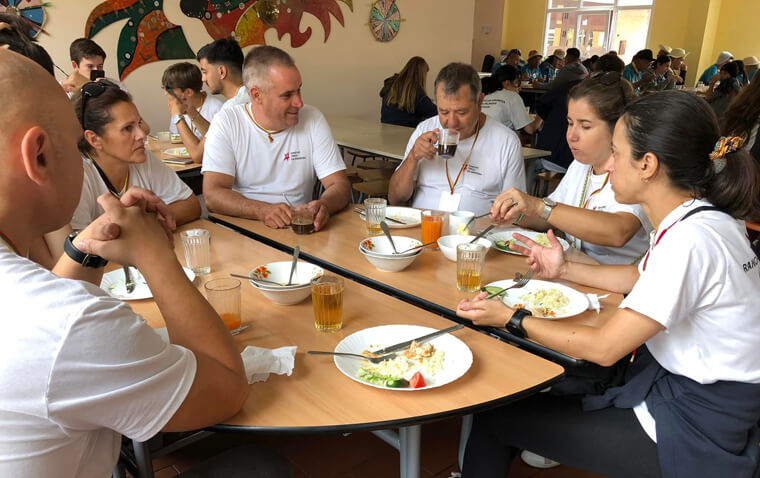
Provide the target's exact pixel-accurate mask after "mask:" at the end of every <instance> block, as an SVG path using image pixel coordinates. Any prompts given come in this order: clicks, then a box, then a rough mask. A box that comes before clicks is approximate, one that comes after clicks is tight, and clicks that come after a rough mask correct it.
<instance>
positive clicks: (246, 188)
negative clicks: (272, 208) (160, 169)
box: [203, 105, 346, 204]
mask: <svg viewBox="0 0 760 478" xmlns="http://www.w3.org/2000/svg"><path fill="white" fill-rule="evenodd" d="M251 114H252V113H251V111H250V109H249V107H248V105H238V106H235V107H233V108H227V109H224V110H222V111H220V112H219V114H218V115H217V116H216V119H215V120H214V122H213V123H212V124H211V127H210V128H209V130H208V133H206V145H205V147H204V149H203V172H204V173H205V172H207V171H211V172H215V173H222V174H226V175H228V176H233V177H234V178H235V182H234V184H233V185H232V190H233V191H236V192H238V193H240V194H242V195H243V196H245V197H247V198H248V199H253V200H256V201H263V202H267V203H270V204H275V203H280V202H284V199H283V195H284V194H287V197H288V200H289V201H290V202H291V203H293V204H306V203H308V202H309V201H311V196H312V190H313V189H314V183H315V182H316V180H317V178H319V179H322V178H324V177H326V176H329V175H331V174H333V173H336V172H338V171H343V170H344V169H346V165H345V163H344V162H343V159H341V157H340V153H339V152H338V147H337V146H336V145H335V140H333V136H332V132H331V131H330V127H329V126H328V125H327V121H326V120H325V117H324V116H323V115H322V113H320V111H319V110H318V109H316V108H315V107H313V106H310V105H304V107H303V108H301V110H300V112H299V114H298V124H296V125H295V126H292V127H290V128H288V129H286V130H284V131H282V132H280V133H276V134H272V135H271V138H272V141H271V142H270V141H269V137H270V135H269V134H267V133H266V132H265V131H264V130H262V129H261V128H259V127H258V126H256V125H255V124H254V122H253V120H252V119H251V116H250V115H251Z"/></svg>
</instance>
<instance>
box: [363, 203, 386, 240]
mask: <svg viewBox="0 0 760 478" xmlns="http://www.w3.org/2000/svg"><path fill="white" fill-rule="evenodd" d="M386 206H388V201H386V200H385V199H383V198H369V199H365V200H364V220H365V221H366V224H367V234H369V235H370V236H380V235H382V234H383V230H382V229H381V228H380V222H381V221H385V208H386Z"/></svg>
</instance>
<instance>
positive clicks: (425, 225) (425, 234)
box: [422, 210, 446, 251]
mask: <svg viewBox="0 0 760 478" xmlns="http://www.w3.org/2000/svg"><path fill="white" fill-rule="evenodd" d="M445 217H446V213H445V212H443V211H432V210H427V211H422V243H423V244H427V243H428V242H435V241H437V240H438V238H439V237H441V232H442V231H443V220H444V218H445ZM427 247H428V248H429V249H433V250H434V251H437V250H438V245H436V244H432V245H430V246H427Z"/></svg>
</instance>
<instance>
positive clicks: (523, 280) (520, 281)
mask: <svg viewBox="0 0 760 478" xmlns="http://www.w3.org/2000/svg"><path fill="white" fill-rule="evenodd" d="M517 274H519V275H520V277H519V278H516V279H517V280H516V281H515V283H514V284H513V285H511V286H509V287H505V288H504V289H501V290H500V291H498V292H494V293H493V294H489V295H488V297H486V299H493V298H494V297H497V296H500V295H501V294H503V293H504V292H506V291H508V290H509V289H520V288H523V287H525V285H526V284H527V283H528V282H530V280H531V279H532V278H533V269H530V270H529V271H528V273H527V274H525V275H522V274H520V273H519V272H518V273H517Z"/></svg>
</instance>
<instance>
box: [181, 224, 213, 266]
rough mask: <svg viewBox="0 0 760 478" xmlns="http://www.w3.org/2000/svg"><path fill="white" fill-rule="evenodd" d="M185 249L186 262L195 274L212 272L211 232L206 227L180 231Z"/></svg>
mask: <svg viewBox="0 0 760 478" xmlns="http://www.w3.org/2000/svg"><path fill="white" fill-rule="evenodd" d="M179 236H180V237H181V238H182V246H183V247H184V249H185V262H186V263H187V267H188V268H189V269H192V270H193V272H194V273H195V275H197V276H202V275H205V274H208V273H209V272H211V250H210V246H209V233H208V231H207V230H205V229H190V230H187V231H182V232H180V233H179Z"/></svg>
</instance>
